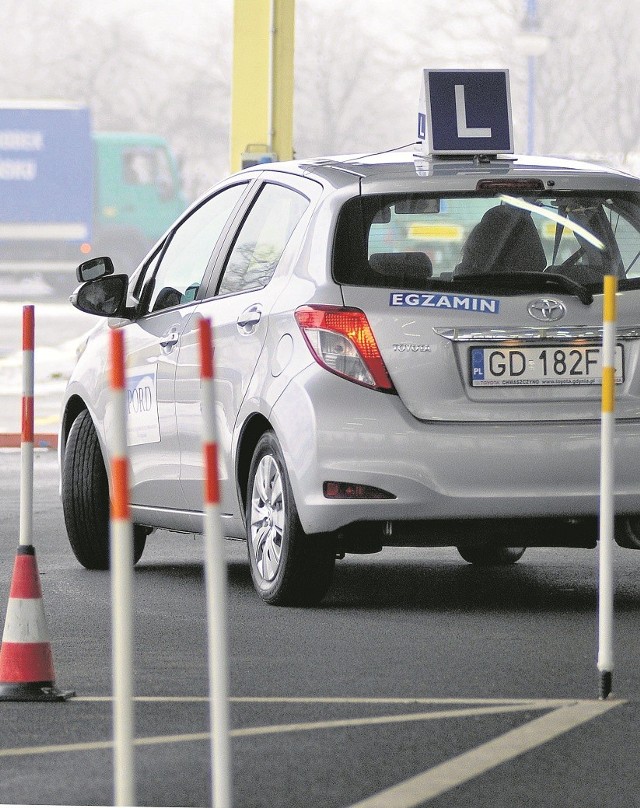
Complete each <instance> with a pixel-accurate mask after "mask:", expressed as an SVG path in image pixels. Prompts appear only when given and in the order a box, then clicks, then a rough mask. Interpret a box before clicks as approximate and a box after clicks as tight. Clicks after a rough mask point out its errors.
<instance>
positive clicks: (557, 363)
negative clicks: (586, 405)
mask: <svg viewBox="0 0 640 808" xmlns="http://www.w3.org/2000/svg"><path fill="white" fill-rule="evenodd" d="M600 354H601V348H600V347H599V346H597V345H568V346H558V345H547V346H541V345H536V346H535V347H523V348H472V349H471V385H472V387H516V386H521V385H522V386H525V385H547V384H549V385H551V384H565V385H576V384H602V367H601V361H600ZM623 380H624V375H623V351H622V345H617V346H616V384H620V383H621V382H622V381H623Z"/></svg>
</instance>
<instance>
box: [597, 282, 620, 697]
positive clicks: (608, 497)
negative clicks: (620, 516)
mask: <svg viewBox="0 0 640 808" xmlns="http://www.w3.org/2000/svg"><path fill="white" fill-rule="evenodd" d="M616 291H617V279H616V277H615V276H614V275H606V276H605V278H604V300H603V327H602V416H601V417H602V420H601V433H600V434H601V445H600V544H599V573H598V580H599V588H598V671H599V673H600V676H599V697H600V698H601V699H606V698H607V696H608V695H609V694H610V693H611V686H612V678H613V593H614V584H613V542H614V538H613V533H614V519H615V512H614V501H613V486H614V450H613V440H614V430H615V397H616V371H615V363H616V362H615V358H616Z"/></svg>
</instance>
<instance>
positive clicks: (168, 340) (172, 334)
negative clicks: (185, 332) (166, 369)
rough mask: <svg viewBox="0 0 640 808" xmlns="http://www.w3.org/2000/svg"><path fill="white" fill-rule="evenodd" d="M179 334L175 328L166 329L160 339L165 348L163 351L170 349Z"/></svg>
mask: <svg viewBox="0 0 640 808" xmlns="http://www.w3.org/2000/svg"><path fill="white" fill-rule="evenodd" d="M179 337H180V335H179V333H178V331H177V330H176V329H175V328H172V329H171V330H170V331H167V333H166V334H164V335H163V336H162V338H161V339H160V345H161V346H162V347H163V348H164V349H165V351H170V350H171V348H173V347H174V345H175V344H176V343H177V342H178V339H179Z"/></svg>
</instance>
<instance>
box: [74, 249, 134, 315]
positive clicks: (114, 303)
mask: <svg viewBox="0 0 640 808" xmlns="http://www.w3.org/2000/svg"><path fill="white" fill-rule="evenodd" d="M96 260H100V259H96ZM102 260H104V259H102ZM107 260H109V259H107ZM86 263H91V262H90V261H87V262H86ZM82 266H84V264H83V265H82ZM112 271H113V268H112ZM128 287H129V276H128V275H108V276H106V277H98V278H93V279H92V280H88V281H86V282H85V283H83V284H82V286H79V287H78V288H77V289H76V291H75V292H74V293H73V294H72V295H71V297H70V298H69V300H70V301H71V303H72V305H74V306H75V307H76V308H77V309H80V311H84V312H86V313H87V314H97V315H98V316H99V317H124V316H126V310H127V289H128Z"/></svg>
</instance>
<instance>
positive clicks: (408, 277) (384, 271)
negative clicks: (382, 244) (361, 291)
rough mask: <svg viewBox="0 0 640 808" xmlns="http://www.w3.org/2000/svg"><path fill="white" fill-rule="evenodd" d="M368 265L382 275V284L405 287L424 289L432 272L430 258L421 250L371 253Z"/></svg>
mask: <svg viewBox="0 0 640 808" xmlns="http://www.w3.org/2000/svg"><path fill="white" fill-rule="evenodd" d="M369 266H370V267H371V269H373V271H374V272H375V273H377V274H378V275H381V276H383V278H382V279H381V281H382V282H381V283H380V285H382V286H390V285H392V284H396V285H398V286H403V287H404V288H406V289H426V282H427V280H428V279H429V278H430V277H431V275H432V274H433V265H432V264H431V259H430V258H429V256H428V255H427V254H426V253H423V252H392V253H372V254H371V255H370V256H369ZM376 285H378V284H376Z"/></svg>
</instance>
